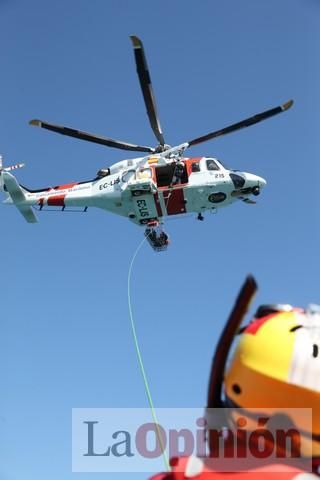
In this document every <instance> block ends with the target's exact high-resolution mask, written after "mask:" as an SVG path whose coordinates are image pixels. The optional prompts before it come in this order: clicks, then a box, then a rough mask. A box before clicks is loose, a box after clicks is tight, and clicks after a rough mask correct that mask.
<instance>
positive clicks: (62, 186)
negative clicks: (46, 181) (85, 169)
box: [54, 182, 79, 190]
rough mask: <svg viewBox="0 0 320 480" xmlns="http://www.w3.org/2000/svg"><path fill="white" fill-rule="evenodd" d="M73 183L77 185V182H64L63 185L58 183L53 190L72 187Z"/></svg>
mask: <svg viewBox="0 0 320 480" xmlns="http://www.w3.org/2000/svg"><path fill="white" fill-rule="evenodd" d="M75 185H79V182H74V183H66V184H65V185H58V186H57V187H54V190H66V189H68V188H72V187H74V186H75Z"/></svg>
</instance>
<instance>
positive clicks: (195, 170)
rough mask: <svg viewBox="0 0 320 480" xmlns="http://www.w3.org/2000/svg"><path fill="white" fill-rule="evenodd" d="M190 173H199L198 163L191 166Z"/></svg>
mask: <svg viewBox="0 0 320 480" xmlns="http://www.w3.org/2000/svg"><path fill="white" fill-rule="evenodd" d="M191 171H192V173H196V172H200V163H199V162H194V163H193V164H192V165H191Z"/></svg>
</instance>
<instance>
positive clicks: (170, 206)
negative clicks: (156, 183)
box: [163, 188, 186, 215]
mask: <svg viewBox="0 0 320 480" xmlns="http://www.w3.org/2000/svg"><path fill="white" fill-rule="evenodd" d="M163 199H164V203H165V205H166V209H167V215H178V214H179V213H186V204H185V200H184V195H183V188H173V189H172V190H171V189H170V190H163Z"/></svg>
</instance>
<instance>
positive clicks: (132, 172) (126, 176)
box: [122, 170, 136, 183]
mask: <svg viewBox="0 0 320 480" xmlns="http://www.w3.org/2000/svg"><path fill="white" fill-rule="evenodd" d="M135 175H136V171H135V170H128V171H127V172H125V173H124V174H123V175H122V181H123V182H124V183H127V182H129V180H134V179H135Z"/></svg>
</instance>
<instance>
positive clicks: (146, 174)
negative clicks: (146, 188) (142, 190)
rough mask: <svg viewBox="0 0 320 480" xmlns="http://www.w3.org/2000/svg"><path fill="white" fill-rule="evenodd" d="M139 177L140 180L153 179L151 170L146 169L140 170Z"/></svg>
mask: <svg viewBox="0 0 320 480" xmlns="http://www.w3.org/2000/svg"><path fill="white" fill-rule="evenodd" d="M137 177H138V178H139V180H145V179H148V178H152V172H151V168H144V169H142V170H140V171H139V172H138V175H137Z"/></svg>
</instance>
